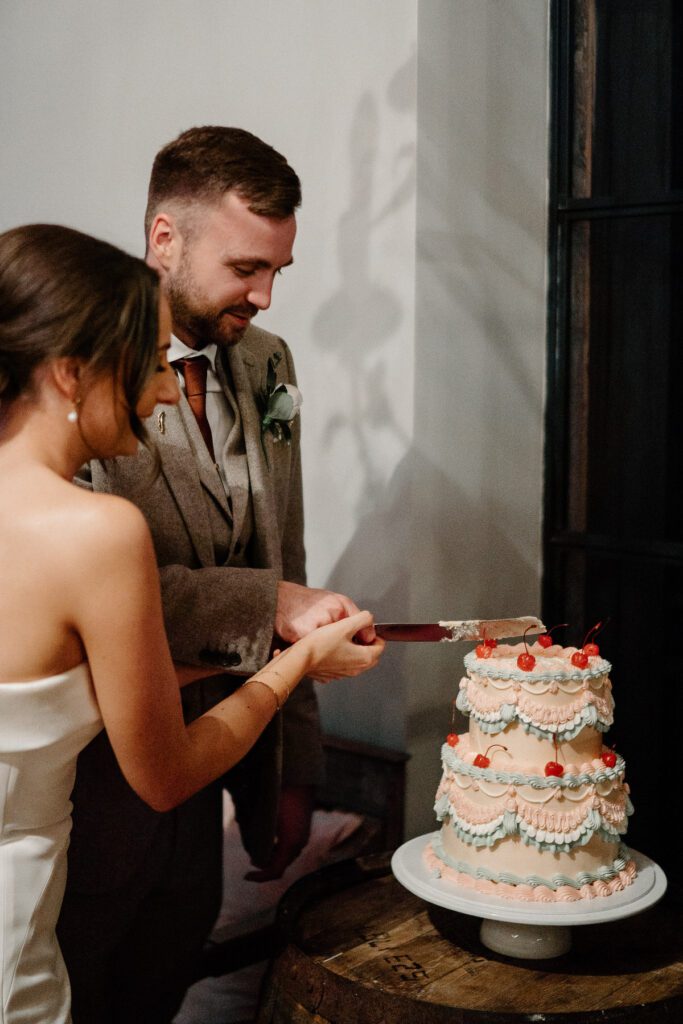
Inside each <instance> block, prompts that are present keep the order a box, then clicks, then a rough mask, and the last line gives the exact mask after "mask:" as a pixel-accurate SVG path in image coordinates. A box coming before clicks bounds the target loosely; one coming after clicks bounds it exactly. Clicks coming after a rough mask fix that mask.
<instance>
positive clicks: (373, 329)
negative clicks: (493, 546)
mask: <svg viewBox="0 0 683 1024" xmlns="http://www.w3.org/2000/svg"><path fill="white" fill-rule="evenodd" d="M415 76H416V57H415V55H413V56H411V57H410V58H409V59H408V60H407V61H405V62H404V63H403V64H402V65H401V66H400V67H399V68H398V70H397V71H396V73H395V74H394V75H393V77H392V79H391V80H390V82H389V85H388V88H387V92H386V96H385V100H386V104H387V106H386V107H384V106H382V104H381V102H380V101H378V100H377V98H376V97H375V96H374V95H372V94H371V93H369V92H366V93H364V94H363V96H362V97H361V98H360V100H359V102H358V104H357V108H356V111H355V114H354V117H353V121H352V125H351V130H350V137H349V166H350V172H349V173H350V180H349V195H348V203H347V206H346V209H345V211H344V213H343V214H342V216H341V218H340V220H339V224H338V229H337V237H336V257H337V267H338V272H339V285H338V287H337V289H336V291H335V292H334V293H333V294H332V295H330V296H329V297H328V298H326V299H325V300H324V301H323V302H322V303H321V305H320V307H319V308H318V310H317V313H316V314H315V317H314V319H313V324H312V335H313V339H314V342H315V344H316V346H317V347H318V348H319V349H320V350H321V351H322V352H323V353H324V354H325V356H326V357H327V358H328V359H329V360H332V359H333V360H334V362H335V363H336V367H335V371H334V373H335V376H336V379H337V380H338V381H339V382H340V387H342V388H343V392H344V395H346V396H347V401H345V402H343V403H342V402H338V403H337V406H336V409H334V410H332V411H331V413H330V415H329V416H328V419H327V421H326V422H325V424H324V427H323V430H322V432H321V436H320V450H321V451H322V452H327V451H329V449H330V447H331V446H332V445H333V444H334V443H337V444H339V445H340V446H342V447H343V448H344V449H346V450H347V452H350V461H351V462H352V464H353V465H355V466H357V467H358V478H357V479H354V491H355V493H356V494H357V495H358V497H357V502H356V508H355V509H354V514H355V517H356V519H358V520H360V523H359V529H362V525H361V524H362V522H363V520H364V519H365V521H366V524H367V526H368V527H369V529H370V531H371V533H372V534H373V535H372V537H370V536H365V537H364V539H363V543H362V545H361V550H356V548H357V540H356V538H355V537H354V538H353V539H352V540H351V542H350V544H349V546H348V548H347V551H346V552H344V553H343V554H342V555H341V557H340V559H339V562H338V565H337V567H336V568H335V569H333V571H332V573H331V576H330V578H329V579H328V580H327V581H326V585H327V586H330V587H332V588H333V589H338V590H340V591H341V590H342V581H343V580H345V579H348V590H347V591H346V592H347V593H349V594H351V595H352V596H353V597H354V598H355V599H356V600H357V601H358V602H359V603H360V604H361V606H363V607H369V608H371V609H372V611H373V612H374V613H375V617H376V618H377V619H380V618H381V617H382V616H383V615H384V614H385V613H386V614H390V612H389V609H395V610H396V613H397V614H398V609H400V608H401V607H402V604H403V603H404V601H405V594H407V587H408V579H407V574H406V577H404V578H401V576H400V575H399V577H397V578H396V577H394V576H393V574H392V569H393V566H394V565H395V564H396V559H395V555H396V552H397V551H398V546H400V545H401V544H405V543H408V542H409V535H408V533H407V532H406V531H407V527H408V525H409V524H408V520H407V518H406V517H402V518H401V519H398V520H397V521H396V522H395V523H394V525H393V527H392V528H391V529H390V530H389V531H388V532H387V533H386V535H385V536H382V535H381V534H382V533H383V529H384V528H383V526H382V523H383V521H384V516H383V515H382V514H381V510H382V508H383V507H384V504H385V502H386V495H385V489H386V475H387V474H386V470H384V471H383V467H382V466H381V465H376V464H375V460H376V459H377V458H378V457H379V456H381V455H382V454H383V453H384V454H386V452H385V447H388V449H389V452H390V454H389V457H388V458H387V460H386V461H387V462H388V463H389V464H391V463H393V464H395V463H396V462H397V461H399V460H400V459H401V455H402V453H405V452H406V451H408V449H409V447H410V444H411V437H410V434H409V432H408V431H407V430H406V428H405V426H404V424H403V422H402V420H401V418H400V416H399V414H398V411H397V409H396V402H395V399H393V397H392V395H391V394H390V391H391V382H390V378H391V373H392V366H391V363H392V360H393V361H394V362H395V360H396V358H397V354H396V353H397V350H400V342H401V339H400V338H399V337H398V332H399V329H400V327H401V324H402V321H403V317H404V310H403V306H402V301H401V296H400V294H399V293H398V292H397V290H396V289H392V288H391V287H388V286H387V285H386V284H384V283H383V282H382V281H380V280H378V278H377V275H376V274H375V273H374V271H373V259H375V260H376V257H375V256H374V253H373V246H374V245H375V244H376V243H377V232H378V229H382V228H385V227H387V226H389V224H390V219H391V217H392V216H394V215H396V214H398V213H399V212H400V211H401V209H402V208H403V207H404V206H405V205H406V204H408V203H410V202H411V201H412V200H413V197H414V193H415V164H416V153H415V145H414V142H413V141H410V142H408V143H406V144H404V145H401V144H400V143H399V144H398V148H397V150H396V152H395V153H394V154H393V166H392V171H393V178H392V180H393V185H392V187H391V188H386V187H385V185H384V184H382V186H381V187H379V188H378V186H377V185H376V181H375V179H376V177H377V174H378V170H379V168H378V161H379V157H380V143H381V141H382V140H381V127H382V119H383V117H384V116H385V115H386V116H387V117H388V116H394V115H396V114H398V115H399V117H400V115H401V114H402V113H404V114H406V115H412V116H414V108H415V103H416V95H415ZM378 191H379V192H380V193H381V194H382V197H383V198H382V200H381V201H380V202H379V203H378V202H377V192H378ZM404 344H405V343H404ZM409 358H412V355H410V356H409ZM342 410H343V411H342ZM380 432H381V440H378V437H379V436H380ZM373 435H374V438H375V440H374V444H373ZM380 444H381V449H382V450H381V451H379V450H378V449H379V446H380ZM378 528H379V534H380V535H378V534H377V529H378ZM368 546H369V548H370V549H371V550H370V551H369V550H368ZM358 559H362V561H361V562H358ZM373 562H374V571H373V573H372V578H371V579H369V578H367V577H366V572H367V569H368V567H369V566H370V565H372V564H373ZM385 674H386V670H382V672H381V674H378V673H375V674H374V678H373V683H372V685H373V689H374V688H375V687H376V685H377V684H378V683H380V681H381V679H382V678H383V676H384V675H385ZM347 686H349V687H350V692H349V694H348V695H347V696H343V695H341V694H339V693H337V694H333V693H332V690H333V689H337V690H341V689H345V688H346V687H344V688H342V687H336V688H332V687H329V688H326V689H325V690H324V691H321V694H320V696H321V705H322V708H323V717H324V719H325V720H327V721H326V727H328V728H330V731H333V732H337V733H340V734H344V732H345V730H344V728H343V726H342V725H341V724H339V723H340V721H346V722H348V723H349V728H348V729H347V730H346V734H347V735H350V736H356V737H358V736H359V727H360V724H361V720H362V721H363V722H365V723H366V726H367V728H366V731H365V732H364V733H363V735H362V736H361V737H360V738H365V739H367V740H372V739H375V740H376V741H378V742H380V739H379V738H380V737H383V738H384V740H383V742H384V743H385V745H390V743H393V744H394V745H395V746H400V745H401V740H402V735H401V734H402V726H401V722H400V719H399V718H395V719H393V720H392V719H390V720H389V721H384V722H379V721H378V720H377V717H376V716H375V721H374V722H372V723H369V722H368V721H367V715H366V713H365V708H363V704H364V703H365V700H364V698H363V696H362V692H360V691H359V687H362V682H361V683H359V684H356V683H350V684H347ZM351 691H353V692H351ZM395 698H398V694H395ZM349 699H350V705H351V706H349V707H348V712H349V714H347V703H348V702H349ZM340 701H341V704H339V702H340ZM373 703H374V701H373ZM400 704H401V701H400V699H397V700H396V705H397V707H398V708H400ZM326 709H327V711H328V712H329V714H326ZM335 709H337V710H339V711H340V712H341V715H342V716H343V718H341V716H339V715H337V713H336V710H335ZM328 723H329V724H328ZM386 737H390V739H387V738H386Z"/></svg>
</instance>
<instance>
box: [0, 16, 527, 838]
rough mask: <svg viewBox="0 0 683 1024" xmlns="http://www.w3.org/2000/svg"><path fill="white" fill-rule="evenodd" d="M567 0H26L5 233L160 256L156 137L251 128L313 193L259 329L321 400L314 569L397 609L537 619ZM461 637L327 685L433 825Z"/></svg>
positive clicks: (310, 465)
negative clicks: (555, 76) (550, 108)
mask: <svg viewBox="0 0 683 1024" xmlns="http://www.w3.org/2000/svg"><path fill="white" fill-rule="evenodd" d="M546 83H547V0H504V2H503V0H419V2H418V0H344V3H343V4H342V3H338V2H337V0H194V2H193V3H188V2H186V0H144V2H140V0H5V3H3V4H2V5H0V131H1V132H2V139H3V146H2V149H1V150H0V195H2V197H3V200H2V206H1V208H0V229H3V228H6V227H9V226H12V225H14V224H18V223H23V222H27V221H35V220H50V221H57V222H62V223H67V224H70V225H72V226H74V227H78V228H80V229H82V230H86V231H90V232H92V233H93V234H96V235H100V236H102V237H105V238H108V239H109V240H111V241H114V242H116V243H118V244H120V245H122V246H123V247H125V248H127V249H129V250H130V251H134V252H138V253H141V252H142V249H143V240H142V227H141V225H142V216H143V211H144V205H145V193H146V186H147V178H148V174H149V168H150V165H151V161H152V158H153V156H154V153H155V152H156V151H157V149H158V148H159V147H160V146H161V145H162V144H164V143H165V142H167V141H168V140H169V139H171V138H172V137H174V136H175V135H176V134H177V133H178V132H180V131H182V130H183V129H185V128H187V127H190V126H191V125H193V124H208V123H218V124H234V125H240V126H242V127H246V128H249V129H250V130H252V131H254V132H256V134H258V135H260V136H262V137H263V138H264V139H266V140H267V141H268V142H270V143H272V144H273V145H274V146H275V147H276V148H278V149H280V150H281V151H282V152H283V153H285V154H286V155H287V157H288V158H289V160H290V161H291V163H292V165H293V166H294V167H295V168H296V169H297V171H298V172H299V174H300V176H301V178H302V181H303V186H304V205H303V209H302V211H301V214H300V217H299V224H300V231H299V238H298V241H297V245H296V250H295V257H296V265H295V267H293V268H292V269H291V270H289V271H288V272H287V273H286V274H285V275H284V276H283V278H282V279H281V280H280V281H279V282H278V285H277V289H276V294H275V299H274V306H273V309H272V310H271V311H269V312H268V313H267V314H263V315H262V316H261V317H260V318H259V322H261V323H262V324H263V325H264V326H266V327H268V328H270V329H273V330H276V331H277V332H278V333H281V334H282V335H283V336H284V337H286V338H287V339H288V340H289V341H290V342H291V344H292V346H293V348H294V350H295V354H296V357H297V367H298V372H299V377H300V383H301V387H302V390H303V393H304V420H303V422H304V435H305V441H304V459H305V489H306V507H307V532H306V541H307V547H308V552H309V574H310V581H311V583H312V584H314V585H319V586H331V587H333V588H335V589H339V590H342V591H345V592H348V593H350V594H351V595H352V596H353V597H355V598H356V599H357V600H358V601H359V603H361V604H362V605H364V606H367V607H370V608H372V609H373V611H375V613H376V615H377V617H378V619H380V620H389V619H401V620H403V619H413V620H418V619H430V618H440V617H464V616H467V615H482V614H492V615H494V614H496V615H497V614H509V613H510V614H516V613H527V612H534V611H536V610H537V609H538V577H539V551H540V504H541V454H542V433H541V431H542V388H543V377H544V345H545V338H544V332H545V327H544V306H545V276H544V274H545V271H544V268H545V219H544V218H545V185H546V163H547V152H546V151H547V143H546V115H547V101H546ZM462 653H463V652H462V650H460V649H459V648H458V647H455V646H453V647H451V646H441V647H438V648H426V647H421V648H419V649H418V648H417V647H413V648H406V647H400V646H399V645H394V646H393V648H392V649H391V650H389V651H388V653H387V655H386V657H385V659H384V660H383V662H382V664H381V665H380V667H379V668H378V669H377V670H376V672H375V673H374V675H373V676H371V677H367V678H366V679H363V680H358V681H355V682H352V683H348V684H342V683H339V684H335V685H332V686H329V687H326V688H325V689H324V691H322V692H321V703H322V707H323V714H324V719H325V723H326V725H327V726H328V727H329V728H330V729H331V730H333V731H336V732H338V733H340V734H342V735H347V736H353V737H358V738H361V739H365V740H367V741H371V742H377V743H380V744H385V745H388V746H395V747H399V748H403V749H408V750H409V751H410V752H411V754H412V761H411V766H410V775H409V782H410V785H409V829H410V831H411V832H415V831H416V830H423V829H427V828H430V827H431V822H432V817H431V810H430V805H431V790H432V789H433V787H434V786H435V784H436V781H435V780H436V778H437V776H438V769H439V765H438V747H439V743H440V739H441V736H442V734H443V733H444V732H446V731H448V716H449V709H450V700H451V698H452V697H453V696H454V695H455V688H456V685H457V681H458V678H459V675H460V663H461V657H462Z"/></svg>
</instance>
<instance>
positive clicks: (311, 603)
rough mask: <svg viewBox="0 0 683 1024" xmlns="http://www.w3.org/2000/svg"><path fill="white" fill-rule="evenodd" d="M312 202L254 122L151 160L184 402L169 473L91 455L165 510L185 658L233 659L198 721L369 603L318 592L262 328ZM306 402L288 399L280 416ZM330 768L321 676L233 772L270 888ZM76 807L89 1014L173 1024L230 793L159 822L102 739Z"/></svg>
mask: <svg viewBox="0 0 683 1024" xmlns="http://www.w3.org/2000/svg"><path fill="white" fill-rule="evenodd" d="M300 200H301V192H300V184H299V179H298V177H297V175H296V174H295V172H294V171H293V170H292V168H291V167H290V166H289V164H288V163H287V161H286V160H285V159H284V157H282V156H281V155H280V154H279V153H277V152H276V151H275V150H273V149H272V148H271V147H270V146H268V145H266V144H265V143H264V142H262V141H261V140H260V139H258V138H256V137H255V136H253V135H251V134H250V133H248V132H246V131H242V130H240V129H235V128H222V127H204V128H193V129H190V130H189V131H186V132H184V133H183V134H182V135H180V136H179V137H178V138H177V139H176V140H175V141H173V142H171V143H170V144H169V145H167V146H165V147H164V148H163V149H162V150H161V151H160V152H159V153H158V155H157V157H156V159H155V161H154V166H153V169H152V175H151V181H150V187H149V197H148V205H147V212H146V220H145V228H146V235H147V259H148V262H149V263H150V265H152V266H153V267H155V268H156V269H157V270H158V271H159V274H160V276H161V280H162V284H163V288H164V291H165V293H166V295H167V297H168V300H169V302H170V306H171V313H172V318H173V334H174V337H173V339H172V349H171V352H170V353H169V358H170V359H171V360H178V362H177V368H178V378H179V382H180V386H181V390H182V391H183V397H182V398H181V402H180V404H179V405H178V406H176V407H173V408H168V407H164V408H161V407H159V409H158V410H155V413H154V415H153V417H152V419H151V420H150V421H149V424H150V427H149V429H150V433H151V434H152V435H153V438H154V441H155V442H156V446H157V448H158V450H159V453H160V458H161V470H160V473H159V475H158V476H157V477H156V478H155V477H154V475H153V471H152V460H151V457H150V455H149V454H148V453H146V452H142V453H141V455H140V456H139V457H138V458H137V459H119V460H115V461H113V462H106V463H93V464H92V466H91V474H92V484H93V486H94V487H95V488H96V489H98V490H103V491H109V492H112V493H116V494H121V495H124V496H126V497H128V498H130V499H132V500H133V501H135V503H136V504H137V505H139V507H140V508H141V509H142V511H143V512H144V514H145V516H146V518H147V521H148V523H149V526H150V528H151V531H152V535H153V538H154V543H155V547H156V553H157V559H158V563H159V567H160V573H161V581H162V595H163V602H164V613H165V620H166V628H167V632H168V636H169V642H170V645H171V651H172V653H173V657H174V659H175V660H176V661H177V662H185V663H189V664H191V665H201V666H212V667H215V670H216V674H215V676H212V677H211V678H210V679H208V680H205V681H203V682H200V683H194V684H191V685H190V686H187V687H186V688H185V689H184V690H183V694H182V696H183V705H184V709H185V714H186V718H187V719H188V720H191V719H193V718H195V717H197V716H198V715H200V714H201V713H202V712H203V711H205V710H206V709H207V708H209V707H211V706H212V705H213V704H214V703H216V701H218V700H220V699H221V698H222V697H224V696H225V695H227V694H228V693H230V692H231V691H232V690H233V689H234V688H235V686H236V685H239V683H240V682H241V680H242V679H243V677H244V676H247V675H249V674H251V673H253V672H255V671H256V670H257V669H258V668H259V667H260V666H262V665H263V664H264V663H265V662H266V661H267V660H268V657H269V653H270V651H271V649H272V647H273V646H281V645H282V643H283V642H293V641H295V640H297V639H299V638H300V637H302V636H304V635H306V634H307V633H308V632H310V631H311V630H312V629H314V628H315V627H317V626H318V625H322V624H324V623H326V622H330V621H332V620H336V619H339V618H343V617H345V616H347V615H349V614H352V613H353V612H355V611H356V605H355V604H354V603H353V601H351V600H350V599H348V598H346V597H344V596H342V595H339V594H334V593H331V592H329V591H325V590H316V589H312V588H309V587H307V586H306V578H305V565H304V561H305V556H304V546H303V513H302V491H301V466H300V448H299V436H300V434H299V432H300V427H299V419H298V416H295V418H293V419H291V420H284V421H282V420H278V419H277V418H275V419H273V418H269V417H266V415H265V413H266V411H267V407H268V405H269V404H270V411H271V413H272V412H273V411H274V403H277V402H278V401H279V402H281V403H282V395H281V397H280V399H274V398H273V397H272V395H273V392H274V391H275V390H276V389H277V388H279V387H280V385H281V384H287V385H294V384H295V374H294V365H293V362H292V356H291V353H290V350H289V348H288V347H287V345H286V343H285V342H284V341H283V340H282V339H281V338H278V337H276V336H275V335H273V334H270V333H268V332H266V331H263V330H260V329H259V328H257V327H254V326H253V325H252V320H253V318H254V317H255V316H256V314H257V313H258V312H259V311H260V310H264V309H267V308H268V307H269V305H270V300H271V292H272V287H273V282H274V279H275V276H276V275H277V274H279V273H281V272H282V271H284V270H286V268H288V267H289V266H290V265H291V263H292V248H293V244H294V238H295V234H296V220H295V210H296V209H297V207H298V206H299V203H300ZM280 394H281V393H280ZM275 411H276V412H277V410H275ZM294 412H295V407H293V406H292V403H291V402H289V401H288V400H285V401H284V403H283V405H282V407H281V408H280V410H279V415H280V416H281V417H282V416H289V415H290V414H292V413H294ZM373 635H374V633H373V631H372V630H369V631H368V634H367V635H366V636H365V637H363V638H362V639H365V640H367V641H371V640H372V639H373ZM320 771H321V745H320V733H319V721H318V712H317V705H316V700H315V695H314V691H313V687H312V684H311V683H310V682H306V681H305V682H304V683H302V684H301V685H300V686H299V687H298V689H297V690H296V691H295V693H294V694H293V695H292V697H291V698H290V699H289V701H288V702H287V704H286V705H285V708H284V710H283V712H282V714H281V715H278V716H276V719H275V720H274V721H273V722H272V723H271V725H270V726H269V727H268V728H267V729H266V731H265V732H264V734H263V736H262V737H261V739H260V740H259V742H258V743H257V745H256V746H255V747H254V748H253V750H252V751H251V752H250V753H249V754H248V755H247V757H246V758H245V759H244V760H243V761H242V762H241V763H240V764H239V765H237V766H236V768H235V769H233V771H232V772H231V773H230V775H229V776H228V777H227V778H226V780H225V784H226V786H227V788H228V789H229V790H230V792H231V794H232V796H233V799H234V801H235V805H236V812H237V818H238V821H239V824H240V828H241V832H242V838H243V842H244V844H245V847H246V849H247V851H248V852H249V854H250V856H251V858H252V861H253V863H254V865H255V870H254V871H253V872H252V874H251V877H253V878H254V879H255V880H265V879H269V878H276V877H279V876H280V875H281V874H282V872H283V871H284V869H285V867H286V866H287V865H288V864H289V863H290V862H291V861H292V860H293V859H294V858H295V857H296V856H297V854H298V853H299V852H300V850H301V849H302V848H303V846H304V845H305V843H306V841H307V838H308V833H309V827H310V817H311V812H312V794H313V787H314V785H315V783H316V782H317V781H318V779H319V777H320ZM73 803H74V814H73V820H74V827H73V834H72V841H71V847H70V850H69V876H68V884H67V893H66V897H65V901H64V906H63V910H62V917H61V920H60V926H59V939H60V943H61V945H62V949H63V953H64V957H65V960H66V963H67V968H68V971H69V976H70V979H71V985H72V993H73V1019H74V1024H104V1022H107V1024H113V1022H116V1024H124V1022H125V1024H134V1022H137V1021H140V1022H142V1021H144V1022H145V1024H168V1022H169V1021H171V1019H172V1017H173V1015H174V1013H175V1011H176V1010H177V1008H178V1006H179V1004H180V1002H181V1000H182V997H183V995H184V992H185V989H186V987H187V985H188V983H189V980H190V978H191V975H192V968H193V965H194V963H195V962H196V960H197V957H198V955H199V953H200V951H201V948H202V945H203V943H204V941H205V940H206V937H207V936H208V934H209V932H210V930H211V927H212V925H213V923H214V921H215V919H216V917H217V914H218V911H219V908H220V901H221V865H222V797H221V787H220V785H213V786H210V787H208V788H207V789H206V790H204V791H203V792H201V793H199V794H198V795H197V796H195V797H193V798H192V799H191V800H188V801H187V802H186V803H185V804H184V805H183V806H181V807H180V808H178V809H176V810H175V811H172V812H170V813H169V814H158V813H155V812H153V811H152V810H150V808H149V807H147V806H146V805H145V804H143V803H142V801H140V800H139V798H138V797H137V796H136V795H135V794H134V793H133V791H132V790H131V789H130V787H129V786H128V785H127V783H126V782H125V780H124V779H123V777H122V776H121V773H120V772H119V770H118V767H117V765H116V762H115V759H114V757H113V754H112V751H111V747H110V746H109V744H108V742H107V738H106V735H105V734H100V736H98V737H97V738H96V740H94V741H93V743H91V745H90V746H89V747H88V748H86V750H85V751H84V752H83V754H82V755H81V757H80V759H79V764H78V774H77V781H76V787H75V789H74V794H73Z"/></svg>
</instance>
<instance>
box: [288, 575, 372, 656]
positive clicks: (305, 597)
mask: <svg viewBox="0 0 683 1024" xmlns="http://www.w3.org/2000/svg"><path fill="white" fill-rule="evenodd" d="M358 611H360V609H359V608H358V606H357V605H356V604H355V603H354V602H353V601H352V600H351V598H350V597H345V596H344V595H343V594H336V593H335V592H334V591H333V590H319V589H317V588H316V587H302V586H301V585H300V584H299V583H289V582H287V581H286V580H281V581H280V583H278V591H277V606H276V609H275V632H276V634H277V635H278V636H279V637H282V639H283V640H285V641H286V642H287V643H290V644H293V643H295V642H296V641H297V640H301V639H302V638H303V637H305V636H308V634H309V633H312V632H313V630H314V629H317V628H318V626H327V625H329V623H330V622H338V621H339V620H340V619H346V618H348V616H349V615H355V614H356V612H358ZM357 639H358V642H359V643H361V644H371V643H372V642H373V641H374V639H375V629H374V626H368V627H367V628H366V629H361V630H360V632H359V633H358V637H357Z"/></svg>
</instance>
